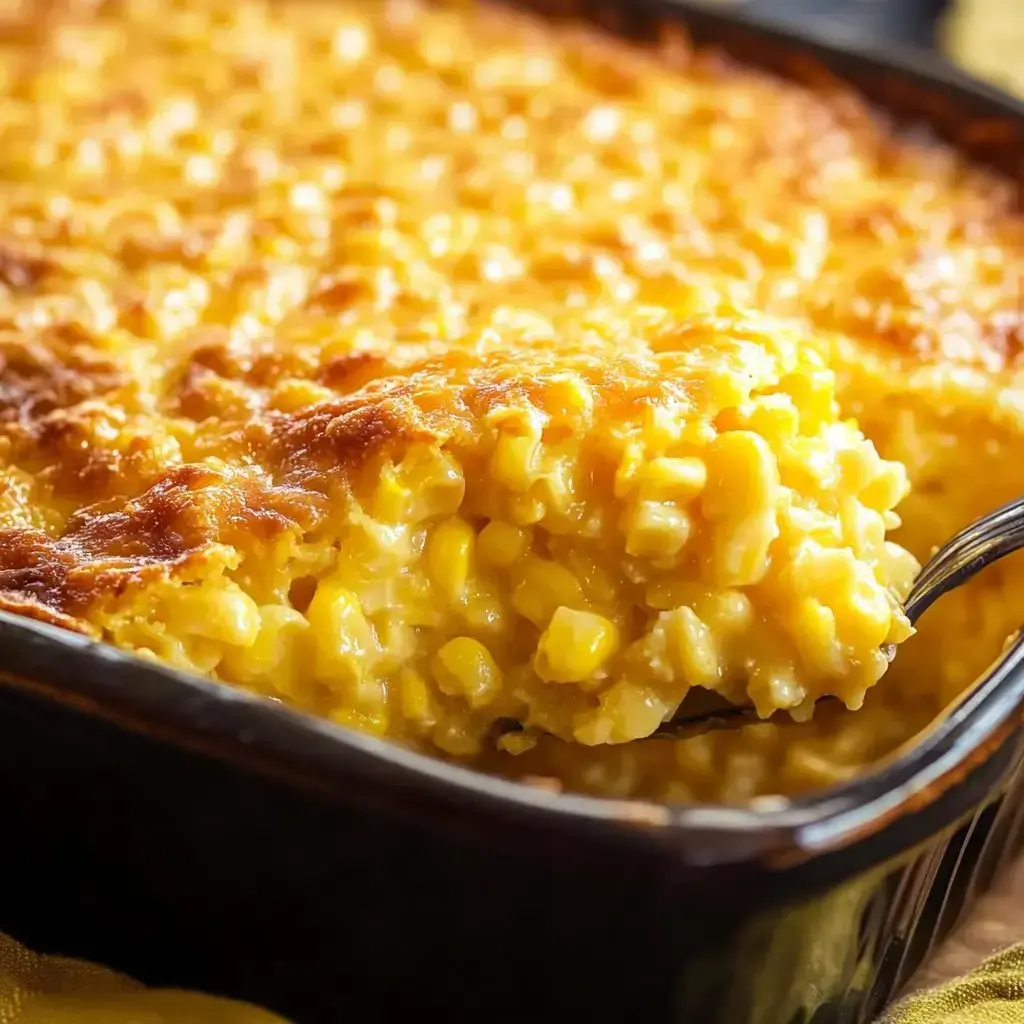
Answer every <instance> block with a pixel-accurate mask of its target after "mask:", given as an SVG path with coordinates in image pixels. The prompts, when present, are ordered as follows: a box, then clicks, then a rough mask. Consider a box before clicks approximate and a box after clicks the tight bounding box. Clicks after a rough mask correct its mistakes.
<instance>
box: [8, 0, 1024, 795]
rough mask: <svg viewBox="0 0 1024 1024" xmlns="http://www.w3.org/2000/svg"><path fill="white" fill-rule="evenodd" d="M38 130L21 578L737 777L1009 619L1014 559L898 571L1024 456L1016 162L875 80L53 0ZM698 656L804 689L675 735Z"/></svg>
mask: <svg viewBox="0 0 1024 1024" xmlns="http://www.w3.org/2000/svg"><path fill="white" fill-rule="evenodd" d="M0 138H2V140H3V141H2V144H0V609H4V610H6V611H13V612H15V613H18V614H22V615H27V616H30V617H33V618H36V619H41V620H44V621H48V622H51V623H56V624H58V625H61V626H64V627H67V628H69V629H74V630H78V631H81V632H84V633H87V634H89V635H91V636H94V637H96V638H98V639H103V640H106V641H109V642H112V643H114V644H117V645H119V646H122V647H124V648H127V649H129V650H132V651H134V652H136V653H137V654H139V655H140V656H142V657H145V658H151V659H157V660H159V661H162V662H166V663H169V664H171V665H173V666H176V667H178V668H181V669H185V670H189V671H194V672H198V673H202V674H205V675H207V676H210V677H212V678H215V679H218V680H222V681H226V682H229V683H232V684H236V685H238V686H241V687H246V688H249V689H251V690H255V691H257V692H259V693H261V694H264V695H265V696H267V697H268V698H270V699H274V700H279V701H282V702H284V703H286V704H289V705H292V706H295V707H298V708H301V709H305V710H308V711H312V712H314V713H316V714H319V715H323V716H326V717H328V718H330V719H332V720H334V721H335V722H338V723H340V724H342V725H345V726H349V727H353V728H356V729H361V730H365V731H369V732H371V733H374V734H377V735H380V736H385V737H388V738H390V739H393V740H395V741H397V742H402V743H406V744H410V745H413V746H416V747H418V748H420V749H424V750H427V751H430V752H434V753H437V754H438V755H439V756H444V757H449V758H457V759H460V760H463V761H467V762H469V763H472V764H477V765H479V766H480V767H482V768H485V769H487V770H491V771H496V772H499V773H503V774H510V775H514V776H517V777H529V776H540V777H553V778H555V779H557V780H559V781H560V783H561V784H563V785H566V786H568V787H571V788H574V789H578V790H582V791H586V792H595V793H602V794H612V795H617V796H628V795H643V796H648V797H655V798H660V799H674V800H676V799H682V800H694V799H697V800H729V801H736V800H744V799H747V798H749V797H751V796H754V795H757V794H762V793H777V792H786V793H790V792H799V791H801V790H804V789H807V788H810V787H814V786H819V785H824V784H827V783H829V782H833V781H836V780H839V779H843V778H845V777H847V776H849V775H850V774H852V773H855V772H857V771H859V770H862V769H863V768H864V767H865V766H866V765H868V764H870V763H871V762H872V761H873V760H876V759H877V758H879V757H881V756H883V755H884V754H886V753H887V752H889V751H891V750H892V749H893V748H895V747H896V746H898V745H899V744H901V743H903V742H905V741H907V740H908V739H909V738H910V737H911V736H912V735H913V733H914V732H915V731H916V730H918V729H919V728H920V727H921V726H922V725H923V724H924V723H926V722H927V721H928V720H929V719H930V718H932V717H934V716H935V715H936V714H937V713H939V712H940V711H941V709H942V708H943V707H944V706H945V705H946V704H948V703H949V701H950V700H952V699H953V698H955V696H956V695H957V694H958V693H959V692H960V691H962V689H963V688H964V687H965V686H967V685H969V683H970V682H971V681H972V680H973V679H974V678H975V677H976V675H977V674H978V672H979V671H980V670H981V669H982V668H983V667H984V665H985V664H986V662H988V661H989V660H991V659H992V657H994V655H995V654H996V652H997V651H998V649H999V646H1000V644H1001V643H1002V641H1003V640H1004V639H1005V637H1006V636H1007V635H1008V634H1009V633H1010V632H1011V631H1012V630H1013V629H1014V628H1015V627H1016V626H1017V625H1018V620H1019V616H1020V609H1021V608H1022V607H1024V584H1022V583H1021V582H1020V567H1021V565H1022V562H1021V560H1020V559H1019V558H1018V559H1011V560H1010V561H1008V562H1007V563H1005V564H1004V565H1001V566H998V567H996V568H994V569H991V570H989V571H988V572H987V573H986V574H985V575H984V576H983V577H982V578H981V579H980V580H978V581H976V582H975V583H973V584H971V585H970V586H968V587H967V588H966V589H965V590H964V591H963V592H961V593H957V594H955V595H952V596H951V597H949V598H947V599H945V600H944V601H943V602H942V603H941V604H940V605H939V606H937V607H936V608H935V610H934V611H932V612H930V613H929V615H928V616H927V617H926V619H925V620H924V622H923V624H922V627H921V630H920V635H918V636H913V637H912V636H911V634H912V632H913V631H912V630H911V629H910V627H909V625H908V623H907V621H906V618H905V617H904V616H903V614H902V612H901V610H900V602H901V601H902V599H903V598H904V597H905V595H906V593H907V591H908V589H909V586H910V584H911V583H912V581H913V577H914V574H915V572H916V571H917V568H918V564H919V562H920V560H922V559H924V558H926V557H927V556H928V554H929V553H930V551H931V549H932V548H933V547H934V546H935V545H936V544H937V543H939V542H940V541H941V540H943V539H944V538H945V537H947V536H949V535H951V534H952V533H953V532H955V530H956V529H958V528H959V527H961V526H963V525H964V524H966V523H967V522H968V521H969V520H970V519H971V518H973V517H975V516H976V515H978V514H980V513H981V512H983V511H985V510H987V509H988V508H990V507H994V506H996V505H997V504H999V503H1000V502H1002V501H1005V500H1008V499H1009V498H1011V497H1013V496H1015V495H1017V494H1019V493H1021V492H1022V491H1024V358H1022V351H1024V316H1022V309H1021V282H1022V279H1024V220H1022V218H1021V214H1020V208H1019V196H1018V195H1017V191H1016V187H1017V185H1018V183H1015V182H1012V181H1009V180H1003V179H1000V178H998V177H997V176H996V175H994V174H990V173H987V172H985V171H983V170H980V169H975V168H972V167H970V166H967V165H965V164H964V163H963V162H962V160H961V159H960V158H958V157H957V156H956V154H954V153H952V152H950V151H947V150H945V149H943V148H941V147H939V146H938V145H926V144H922V143H916V142H911V141H907V140H904V139H900V138H899V137H898V136H897V135H896V134H895V133H894V131H893V129H892V128H891V127H889V126H887V125H886V124H885V123H884V122H883V121H882V120H880V119H879V118H878V117H877V116H876V115H875V114H874V113H873V112H871V111H869V110H868V109H867V108H866V106H865V105H864V103H863V102H862V101H861V100H859V99H858V98H857V97H856V96H855V95H852V94H851V93H850V92H848V91H845V90H843V89H840V88H838V87H835V88H831V89H825V88H824V87H823V88H822V90H821V91H819V92H813V91H810V90H808V89H806V88H803V87H800V86H797V85H795V84H791V83H786V82H784V81H782V80H779V79H775V78H773V77H770V76H768V75H766V74H763V73H759V72H756V71H754V70H750V69H745V68H742V67H738V66H734V65H732V64H730V63H729V62H727V61H725V60H724V59H723V58H722V57H721V56H720V55H718V54H714V53H703V52H700V51H699V50H694V49H693V48H692V47H691V46H690V45H689V43H688V42H687V40H686V39H685V38H683V37H682V36H680V35H677V34H674V35H666V36H665V38H663V39H662V40H661V42H660V43H658V44H657V45H651V46H648V47H642V46H640V45H636V46H633V45H630V44H627V43H624V42H619V41H616V40H612V39H610V38H607V37H605V36H602V35H600V34H599V33H597V32H596V31H595V30H593V29H585V28H583V27H581V26H574V25H570V24H559V25H557V26H556V25H554V24H546V23H544V22H542V21H540V20H534V19H533V18H532V17H530V16H528V15H526V14H522V13H509V12H504V11H499V10H493V9H489V8H486V7H480V8H476V7H470V6H466V5H461V4H457V5H451V6H448V5H445V4H429V3H423V4H420V3H412V2H408V0H402V2H395V0H392V2H388V3H373V2H371V0H349V2H344V3H331V4H321V3H317V2H312V0H278V2H258V0H242V2H239V3H226V2H221V0H214V2H206V0H120V2H118V3H110V4H107V3H77V2H72V0H68V2H67V3H65V4H57V5H49V6H46V7H37V6H36V5H32V4H28V3H22V4H19V3H17V0H15V2H14V3H13V4H7V5H5V7H4V8H3V9H2V13H0ZM885 644H898V645H900V651H899V654H898V657H897V659H896V663H895V665H894V666H893V667H892V668H891V669H889V670H888V671H886V670H887V668H888V662H887V660H886V658H885V657H884V656H883V654H882V651H881V647H882V645H885ZM695 688H696V689H704V690H712V691H716V692H717V693H719V694H720V695H722V696H723V697H726V698H727V699H729V700H731V701H736V702H744V701H747V700H749V701H751V702H752V703H753V704H754V705H755V707H756V708H757V710H758V712H759V713H760V714H761V715H762V716H765V717H767V716H769V715H771V714H772V713H774V712H782V713H784V714H788V715H790V716H791V717H792V718H794V719H795V720H796V723H795V724H789V725H776V724H765V725H759V726H756V727H753V728H748V729H744V730H741V731H739V732H736V733H731V734H716V735H708V736H703V737H699V738H695V739H691V740H685V741H672V742H670V741H658V742H641V741H642V740H643V739H644V737H647V736H649V735H650V734H651V733H652V732H653V731H654V730H655V729H656V728H657V727H658V726H659V724H660V723H661V722H662V721H663V720H665V719H666V718H667V717H669V716H671V714H672V713H673V711H674V710H675V709H676V708H677V706H678V705H679V704H680V702H681V701H682V700H683V699H684V698H685V697H686V695H687V693H688V692H690V691H691V690H692V689H695ZM825 695H829V696H835V697H839V698H840V699H841V702H842V703H843V704H844V705H845V706H846V710H844V713H841V714H838V713H834V712H830V711H826V712H824V713H823V712H822V711H821V710H820V709H819V711H818V712H817V713H815V714H813V716H812V709H813V705H814V702H815V700H817V699H818V698H820V697H822V696H825ZM508 722H514V723H518V724H519V725H521V729H519V730H518V731H514V732H513V731H509V730H508V729H507V728H505V723H508Z"/></svg>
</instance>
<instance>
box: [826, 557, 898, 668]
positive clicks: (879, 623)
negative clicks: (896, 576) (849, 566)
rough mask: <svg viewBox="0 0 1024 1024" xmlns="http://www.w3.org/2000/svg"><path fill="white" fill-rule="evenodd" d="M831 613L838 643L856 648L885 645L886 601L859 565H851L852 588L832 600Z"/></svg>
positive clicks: (888, 614) (888, 617) (888, 619)
mask: <svg viewBox="0 0 1024 1024" xmlns="http://www.w3.org/2000/svg"><path fill="white" fill-rule="evenodd" d="M833 611H834V612H835V615H836V626H837V630H836V631H837V633H838V636H839V639H840V641H841V642H842V643H847V644H850V645H851V646H854V647H859V648H865V647H879V646H881V645H882V644H883V643H885V640H886V637H887V636H888V635H889V625H890V623H891V621H892V611H891V608H890V605H889V599H888V596H887V595H886V592H885V591H884V590H883V589H882V588H881V587H880V586H879V585H878V583H877V582H876V581H875V579H874V577H873V576H872V574H871V571H870V569H868V567H867V566H866V565H864V563H863V562H855V563H853V583H852V586H850V587H849V588H848V589H847V590H846V591H845V592H841V594H840V596H838V597H837V598H836V601H835V604H834V606H833Z"/></svg>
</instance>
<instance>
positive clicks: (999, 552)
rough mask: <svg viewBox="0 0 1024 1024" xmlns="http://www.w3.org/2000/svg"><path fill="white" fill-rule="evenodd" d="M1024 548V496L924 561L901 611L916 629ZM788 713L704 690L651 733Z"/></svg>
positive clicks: (1010, 654) (1019, 651)
mask: <svg viewBox="0 0 1024 1024" xmlns="http://www.w3.org/2000/svg"><path fill="white" fill-rule="evenodd" d="M1021 548H1024V497H1021V498H1017V499H1016V500H1015V501H1011V502H1010V503H1009V504H1007V505H1003V506H1002V508H998V509H996V510H995V511H994V512H990V513H988V515H985V516H982V517H981V518H980V519H976V520H975V521H974V522H973V523H971V524H970V526H967V527H966V528H965V529H963V530H961V531H960V533H958V534H957V535H956V536H955V537H953V538H952V540H950V541H948V542H947V543H946V544H944V545H943V546H942V547H941V548H939V549H938V551H936V552H935V554H934V555H933V556H932V557H931V558H930V559H929V560H928V562H926V563H925V565H924V566H923V567H922V568H921V571H920V572H919V573H918V575H917V579H916V580H915V581H914V585H913V587H912V588H911V590H910V593H909V594H908V595H907V600H906V602H905V603H904V606H903V611H904V613H905V614H906V616H907V618H908V619H909V620H910V624H911V625H915V624H916V623H917V620H918V619H919V618H920V617H921V615H922V614H923V613H924V612H926V611H927V610H928V609H929V608H930V607H931V606H932V605H933V604H934V603H935V602H936V601H937V600H938V599H939V598H940V597H942V596H943V595H944V594H948V593H949V592H950V591H951V590H955V589H956V588H957V587H959V586H960V585H961V584H963V583H966V582H967V581H968V580H969V579H971V578H972V577H974V576H976V575H977V574H978V573H979V572H981V571H982V570H983V569H986V568H988V566H990V565H992V564H993V562H998V561H999V559H1001V558H1005V557H1006V556H1007V555H1010V554H1013V552H1015V551H1018V550H1020V549H1021ZM883 650H884V651H885V653H886V655H887V656H888V658H889V660H890V661H891V660H892V659H893V657H894V656H895V654H896V649H895V646H894V645H892V644H887V645H886V646H885V647H884V648H883ZM1007 659H1016V661H1017V662H1022V661H1024V646H1022V645H1020V644H1017V645H1012V646H1010V647H1008V648H1007V649H1006V651H1005V653H1004V655H1003V657H1002V658H1000V659H999V660H998V661H997V662H996V663H995V664H994V665H993V666H992V667H991V668H990V669H989V670H988V672H986V673H985V674H984V675H983V676H982V677H981V678H980V679H978V681H977V682H976V683H975V684H974V685H975V686H980V685H981V684H982V683H983V682H984V681H985V680H986V679H988V678H990V677H991V675H992V674H993V673H994V672H997V671H1002V672H1005V671H1006V670H1007V668H1008V666H1007V665H1006V661H1007ZM817 703H818V704H825V703H839V700H838V698H836V697H822V698H821V699H820V700H818V701H817ZM792 721H793V719H792V718H790V717H789V716H788V715H786V714H785V713H784V712H782V713H781V714H778V715H773V716H772V717H770V718H761V717H760V716H759V715H758V714H757V712H756V710H755V709H754V707H753V705H749V704H729V703H728V702H726V701H725V700H724V699H722V698H720V697H718V695H717V694H714V693H711V692H710V691H705V692H704V693H701V694H699V695H695V697H694V698H693V699H691V698H690V697H687V698H686V699H685V700H684V701H683V703H682V704H680V706H679V708H678V709H677V711H676V713H675V714H674V715H673V716H672V718H670V719H669V720H668V721H667V722H664V723H663V724H662V725H660V726H659V727H658V729H657V730H656V731H655V732H654V733H653V734H652V738H657V737H662V738H667V739H685V738H687V737H691V736H699V735H701V734H703V733H706V732H711V731H714V730H718V729H737V728H740V727H741V726H744V725H754V724H757V723H759V722H776V723H781V722H792Z"/></svg>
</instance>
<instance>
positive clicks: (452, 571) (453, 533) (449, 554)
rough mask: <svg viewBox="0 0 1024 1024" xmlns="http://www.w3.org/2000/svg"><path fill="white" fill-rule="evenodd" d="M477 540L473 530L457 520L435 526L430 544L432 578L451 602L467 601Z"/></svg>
mask: <svg viewBox="0 0 1024 1024" xmlns="http://www.w3.org/2000/svg"><path fill="white" fill-rule="evenodd" d="M475 539H476V534H475V532H474V530H473V527H472V526H470V525H469V523H467V522H466V521H465V520H464V519H460V518H459V517H458V516H455V517H453V518H452V519H448V520H445V521H444V522H442V523H440V524H439V525H438V526H436V527H435V528H434V531H433V533H432V534H431V535H430V539H429V540H428V541H427V564H428V565H429V567H430V575H431V576H432V577H433V579H434V582H435V583H436V584H437V585H438V586H439V587H440V588H441V590H442V591H444V593H445V596H447V598H448V600H449V601H461V600H462V598H463V597H465V594H466V581H467V580H468V579H469V569H470V561H471V559H472V556H473V543H474V541H475Z"/></svg>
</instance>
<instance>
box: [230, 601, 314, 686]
mask: <svg viewBox="0 0 1024 1024" xmlns="http://www.w3.org/2000/svg"><path fill="white" fill-rule="evenodd" d="M259 614H260V628H259V632H258V634H257V635H256V638H255V640H254V641H253V643H252V644H251V645H250V646H248V647H243V648H234V649H232V650H229V651H228V652H227V653H226V654H225V655H224V660H223V662H222V663H221V666H220V667H221V670H222V671H224V672H226V674H227V675H228V676H229V677H231V678H233V679H237V680H240V681H242V682H254V681H256V680H262V679H267V680H268V681H269V682H270V683H272V684H275V685H274V688H275V689H279V688H280V687H279V686H278V685H277V684H278V683H279V682H284V679H283V673H282V668H287V666H288V662H289V661H290V659H291V655H292V653H293V646H294V643H295V640H296V638H297V637H298V636H300V635H301V634H302V633H304V632H305V631H306V630H307V629H308V627H309V623H308V621H307V620H306V618H305V616H303V615H302V614H301V613H300V612H297V611H296V610H295V609H294V608H289V607H288V606H287V605H280V604H274V605H265V606H264V607H262V608H260V610H259Z"/></svg>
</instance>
